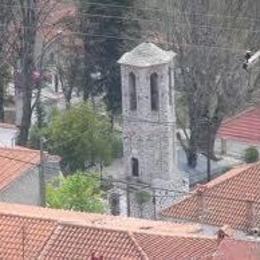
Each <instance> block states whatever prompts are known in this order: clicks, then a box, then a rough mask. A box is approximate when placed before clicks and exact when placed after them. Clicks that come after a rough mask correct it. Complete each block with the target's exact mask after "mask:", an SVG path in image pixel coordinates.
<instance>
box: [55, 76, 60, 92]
mask: <svg viewBox="0 0 260 260" xmlns="http://www.w3.org/2000/svg"><path fill="white" fill-rule="evenodd" d="M54 86H55V92H56V93H57V92H58V91H59V77H58V75H57V74H55V75H54Z"/></svg>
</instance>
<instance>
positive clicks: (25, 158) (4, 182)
mask: <svg viewBox="0 0 260 260" xmlns="http://www.w3.org/2000/svg"><path fill="white" fill-rule="evenodd" d="M39 164H40V153H39V151H36V150H31V149H24V148H22V147H15V148H1V147H0V190H3V189H5V188H6V187H8V185H10V184H11V183H12V182H13V181H15V180H16V179H17V178H19V177H21V176H22V175H23V174H24V173H25V172H26V171H28V170H29V169H31V168H34V167H36V166H37V165H39Z"/></svg>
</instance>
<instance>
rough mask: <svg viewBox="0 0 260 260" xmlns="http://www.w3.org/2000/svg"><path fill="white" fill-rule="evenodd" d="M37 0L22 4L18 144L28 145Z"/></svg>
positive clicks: (29, 0)
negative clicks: (20, 93)
mask: <svg viewBox="0 0 260 260" xmlns="http://www.w3.org/2000/svg"><path fill="white" fill-rule="evenodd" d="M35 7H36V2H35V0H28V2H27V4H26V5H24V6H21V8H22V14H23V17H22V21H23V41H22V48H21V52H20V61H21V64H20V65H21V80H22V91H23V93H22V97H23V109H22V113H23V114H22V121H21V125H20V134H19V136H18V144H19V145H26V144H27V141H28V136H29V129H30V126H31V116H32V104H31V102H32V90H33V87H34V80H33V71H34V69H35V68H34V52H35V40H36V32H37V19H36V16H35V15H36V9H35Z"/></svg>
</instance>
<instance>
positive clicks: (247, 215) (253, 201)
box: [162, 164, 260, 230]
mask: <svg viewBox="0 0 260 260" xmlns="http://www.w3.org/2000/svg"><path fill="white" fill-rule="evenodd" d="M162 215H163V216H166V217H172V218H175V219H184V220H189V221H194V222H200V223H205V224H211V225H217V226H223V225H225V224H228V225H230V226H231V227H232V228H235V229H241V230H248V229H250V228H253V227H255V226H257V225H258V224H259V223H260V164H256V165H251V166H246V167H242V168H241V169H235V170H232V171H230V172H228V173H226V174H225V175H224V176H221V177H220V178H219V179H216V180H214V181H212V182H209V183H208V184H207V185H205V189H204V191H203V192H201V193H198V192H197V191H195V192H193V193H192V194H190V195H189V196H188V197H186V198H184V199H182V200H181V201H179V202H177V203H175V204H174V205H173V206H171V207H170V208H168V209H166V210H163V211H162Z"/></svg>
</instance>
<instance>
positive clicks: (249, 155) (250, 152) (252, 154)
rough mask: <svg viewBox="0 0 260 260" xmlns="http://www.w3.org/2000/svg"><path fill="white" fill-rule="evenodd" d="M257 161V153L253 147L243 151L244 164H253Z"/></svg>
mask: <svg viewBox="0 0 260 260" xmlns="http://www.w3.org/2000/svg"><path fill="white" fill-rule="evenodd" d="M258 160H259V152H258V150H257V149H256V148H255V147H249V148H247V149H246V150H245V161H246V163H253V162H257V161H258Z"/></svg>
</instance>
